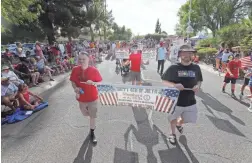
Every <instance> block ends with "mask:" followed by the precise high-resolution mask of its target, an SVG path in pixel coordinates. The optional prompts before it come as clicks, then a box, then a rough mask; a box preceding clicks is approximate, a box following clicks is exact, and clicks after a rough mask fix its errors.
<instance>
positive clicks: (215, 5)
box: [178, 0, 252, 37]
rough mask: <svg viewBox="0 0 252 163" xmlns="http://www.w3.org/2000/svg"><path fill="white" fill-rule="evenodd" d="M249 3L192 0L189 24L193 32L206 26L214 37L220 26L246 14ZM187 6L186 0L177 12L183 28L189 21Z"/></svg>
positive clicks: (245, 0) (248, 0) (247, 1)
mask: <svg viewBox="0 0 252 163" xmlns="http://www.w3.org/2000/svg"><path fill="white" fill-rule="evenodd" d="M251 5H252V1H251V0H242V1H241V0H207V1H206V0H192V13H191V25H192V27H193V29H194V32H195V33H196V32H199V31H201V30H202V28H203V27H207V28H208V29H210V30H211V31H212V34H213V36H214V37H215V36H216V32H217V31H218V30H219V29H220V28H222V27H224V26H227V25H229V24H232V23H236V22H238V21H240V20H241V19H243V18H244V17H245V16H246V15H248V13H249V9H251ZM189 6H190V3H189V2H186V3H185V4H184V5H183V6H181V8H180V9H179V12H178V16H179V19H180V21H179V23H180V25H181V27H183V28H184V30H185V28H186V27H187V23H188V21H189V8H190V7H189Z"/></svg>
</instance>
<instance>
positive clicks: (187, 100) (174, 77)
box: [162, 63, 203, 107]
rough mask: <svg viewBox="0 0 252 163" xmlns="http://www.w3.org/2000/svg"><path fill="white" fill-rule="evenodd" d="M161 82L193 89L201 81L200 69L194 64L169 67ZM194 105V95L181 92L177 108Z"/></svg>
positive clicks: (192, 92)
mask: <svg viewBox="0 0 252 163" xmlns="http://www.w3.org/2000/svg"><path fill="white" fill-rule="evenodd" d="M162 80H164V81H169V82H173V83H176V84H179V83H181V84H182V85H183V86H184V88H193V87H194V86H195V85H197V83H198V82H199V81H203V78H202V73H201V70H200V67H199V66H198V65H196V64H193V63H192V64H190V65H188V66H184V65H182V64H181V63H178V64H176V65H171V66H170V67H169V68H168V69H167V70H166V72H165V73H164V74H163V76H162ZM194 104H196V99H195V93H194V91H191V90H184V91H181V92H180V94H179V97H178V102H177V106H183V107H185V106H191V105H194Z"/></svg>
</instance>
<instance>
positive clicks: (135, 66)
mask: <svg viewBox="0 0 252 163" xmlns="http://www.w3.org/2000/svg"><path fill="white" fill-rule="evenodd" d="M129 60H130V62H131V68H130V70H131V71H134V72H140V70H141V63H142V56H141V54H139V53H137V54H130V56H129Z"/></svg>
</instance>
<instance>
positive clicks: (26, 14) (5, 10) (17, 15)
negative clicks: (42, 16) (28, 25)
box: [1, 0, 41, 32]
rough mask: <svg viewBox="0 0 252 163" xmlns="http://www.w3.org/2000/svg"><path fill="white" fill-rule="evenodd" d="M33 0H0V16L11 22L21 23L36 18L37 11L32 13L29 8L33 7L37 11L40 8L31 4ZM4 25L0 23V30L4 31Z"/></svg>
mask: <svg viewBox="0 0 252 163" xmlns="http://www.w3.org/2000/svg"><path fill="white" fill-rule="evenodd" d="M34 2H35V0H18V1H12V0H2V1H1V14H2V15H1V17H2V18H3V19H4V20H5V21H7V22H8V23H11V24H16V25H18V24H23V23H25V22H26V21H33V20H35V19H36V18H37V16H38V15H37V13H32V12H31V10H30V9H35V8H36V10H37V11H38V10H40V9H41V7H40V6H39V5H36V6H33V8H30V7H31V5H32V4H33V3H34ZM5 29H6V28H5V27H4V26H2V25H1V31H2V32H4V31H5Z"/></svg>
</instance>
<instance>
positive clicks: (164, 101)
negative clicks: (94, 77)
mask: <svg viewBox="0 0 252 163" xmlns="http://www.w3.org/2000/svg"><path fill="white" fill-rule="evenodd" d="M127 87H130V86H126V85H125V88H127ZM97 89H98V91H99V99H100V102H101V104H102V105H110V106H117V105H120V106H123V105H127V106H138V107H143V108H149V107H150V106H149V107H148V105H146V106H144V105H143V104H136V105H135V104H133V105H132V103H118V93H117V90H116V85H109V84H108V85H106V84H101V85H98V86H97ZM141 89H155V88H153V87H148V88H147V87H146V88H141ZM157 90H158V91H157V92H158V93H157V94H156V100H155V106H152V107H154V110H155V111H159V112H163V113H172V112H173V110H174V109H175V105H176V102H177V98H178V96H179V90H177V89H174V88H157Z"/></svg>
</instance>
